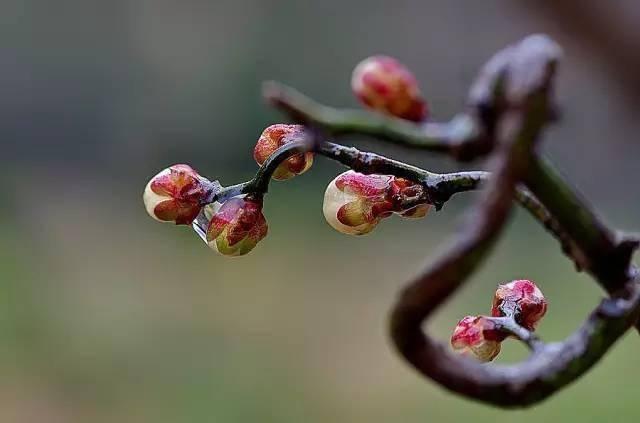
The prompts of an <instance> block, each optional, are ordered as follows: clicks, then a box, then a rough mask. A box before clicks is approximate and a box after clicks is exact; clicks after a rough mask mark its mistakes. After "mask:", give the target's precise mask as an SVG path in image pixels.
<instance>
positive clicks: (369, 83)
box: [351, 56, 428, 122]
mask: <svg viewBox="0 0 640 423" xmlns="http://www.w3.org/2000/svg"><path fill="white" fill-rule="evenodd" d="M351 89H352V90H353V92H354V94H355V95H356V97H358V99H359V100H360V101H361V102H362V103H363V104H364V105H366V106H367V107H369V108H371V109H373V110H377V111H379V112H382V113H385V114H388V115H391V116H395V117H399V118H401V119H406V120H410V121H413V122H421V121H423V120H425V119H426V118H427V117H428V108H427V103H426V102H425V100H424V99H423V98H422V93H421V92H420V88H419V87H418V82H417V81H416V79H415V77H414V76H413V74H412V73H411V72H410V71H409V70H408V69H407V68H406V67H405V66H404V65H403V64H402V63H400V62H398V61H397V60H396V59H394V58H392V57H388V56H372V57H369V58H367V59H365V60H363V61H362V62H360V63H359V64H358V66H356V68H355V69H354V71H353V75H352V77H351Z"/></svg>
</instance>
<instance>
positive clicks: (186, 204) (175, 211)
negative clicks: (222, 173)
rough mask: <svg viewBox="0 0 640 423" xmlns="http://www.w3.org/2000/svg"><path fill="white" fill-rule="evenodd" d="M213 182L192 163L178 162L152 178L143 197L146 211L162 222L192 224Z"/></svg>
mask: <svg viewBox="0 0 640 423" xmlns="http://www.w3.org/2000/svg"><path fill="white" fill-rule="evenodd" d="M210 191H211V183H210V182H209V181H208V180H207V179H206V178H204V177H202V176H200V175H199V174H198V172H196V171H195V170H193V169H192V168H191V167H190V166H188V165H185V164H176V165H173V166H171V167H169V168H167V169H164V170H163V171H161V172H160V173H158V174H157V175H156V176H154V177H153V178H151V180H150V181H149V183H148V184H147V186H146V187H145V189H144V194H143V196H142V198H143V200H144V205H145V207H146V209H147V213H149V215H150V216H151V217H153V218H154V219H156V220H158V221H160V222H174V223H175V224H176V225H189V224H191V222H192V221H193V219H195V218H196V216H197V215H198V213H200V210H201V209H202V206H201V204H202V201H203V200H204V199H205V197H206V196H207V195H208V194H209V193H210Z"/></svg>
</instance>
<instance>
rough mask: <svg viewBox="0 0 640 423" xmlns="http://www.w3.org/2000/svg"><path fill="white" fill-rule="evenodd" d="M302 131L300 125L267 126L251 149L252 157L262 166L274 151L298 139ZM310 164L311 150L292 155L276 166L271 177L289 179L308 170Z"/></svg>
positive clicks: (311, 158)
mask: <svg viewBox="0 0 640 423" xmlns="http://www.w3.org/2000/svg"><path fill="white" fill-rule="evenodd" d="M303 132H304V127H303V126H302V125H284V124H277V125H271V126H269V127H268V128H266V129H265V130H264V131H263V132H262V135H260V138H259V139H258V142H257V143H256V146H255V148H254V149H253V158H254V159H255V160H256V162H257V163H258V164H259V165H260V166H262V164H263V163H264V162H265V161H266V160H267V159H268V158H269V156H271V155H272V154H273V152H274V151H276V150H277V149H278V148H280V147H282V146H283V145H285V144H288V143H290V142H292V141H295V140H297V139H300V138H301V137H302V136H303V135H304V134H303ZM312 164H313V153H311V152H307V153H302V154H296V155H293V156H291V157H289V158H288V159H286V160H285V161H283V162H282V163H281V164H280V166H278V168H277V169H276V171H275V172H274V173H273V179H275V180H278V181H284V180H286V179H291V178H293V177H294V176H296V175H300V174H302V173H304V172H306V171H307V170H309V168H310V167H311V165H312Z"/></svg>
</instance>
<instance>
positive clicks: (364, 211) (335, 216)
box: [322, 170, 431, 235]
mask: <svg viewBox="0 0 640 423" xmlns="http://www.w3.org/2000/svg"><path fill="white" fill-rule="evenodd" d="M422 190H423V188H422V186H421V185H420V184H417V183H414V182H411V181H408V180H406V179H403V178H396V177H394V176H389V175H364V174H362V173H357V172H354V171H352V170H350V171H348V172H345V173H342V174H341V175H338V177H336V178H335V179H334V180H333V181H331V183H330V184H329V186H327V190H326V191H325V194H324V203H323V207H322V211H323V213H324V217H325V219H326V220H327V222H328V223H329V224H330V225H331V226H332V227H333V228H334V229H336V230H337V231H338V232H342V233H345V234H348V235H364V234H366V233H369V232H371V231H372V230H373V229H374V228H375V227H376V226H377V225H378V223H380V220H382V219H384V218H385V217H389V216H391V215H392V214H394V213H395V214H399V215H400V216H403V217H409V218H419V217H424V216H425V215H426V213H427V212H428V210H429V209H430V207H431V206H430V205H429V204H420V205H418V206H414V207H412V208H411V209H408V210H407V209H404V208H403V207H402V201H403V200H405V199H407V198H411V197H415V196H416V195H419V194H420V193H422Z"/></svg>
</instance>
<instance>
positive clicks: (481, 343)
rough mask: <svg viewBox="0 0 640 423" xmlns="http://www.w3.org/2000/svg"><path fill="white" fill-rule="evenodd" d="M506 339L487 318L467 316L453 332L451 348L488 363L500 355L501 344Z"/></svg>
mask: <svg viewBox="0 0 640 423" xmlns="http://www.w3.org/2000/svg"><path fill="white" fill-rule="evenodd" d="M505 337H506V336H505V335H504V334H503V333H502V332H500V331H499V330H498V329H497V328H496V325H495V324H494V323H493V322H492V321H491V320H489V319H487V318H486V317H484V316H466V317H465V318H463V319H462V320H460V321H459V322H458V324H457V325H456V327H455V329H454V330H453V335H451V346H452V347H453V350H454V351H456V352H457V353H460V354H462V355H464V356H467V357H473V358H475V359H477V360H479V361H482V362H487V361H491V360H493V359H494V358H496V356H497V355H498V353H500V344H501V342H502V341H504V339H505Z"/></svg>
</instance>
